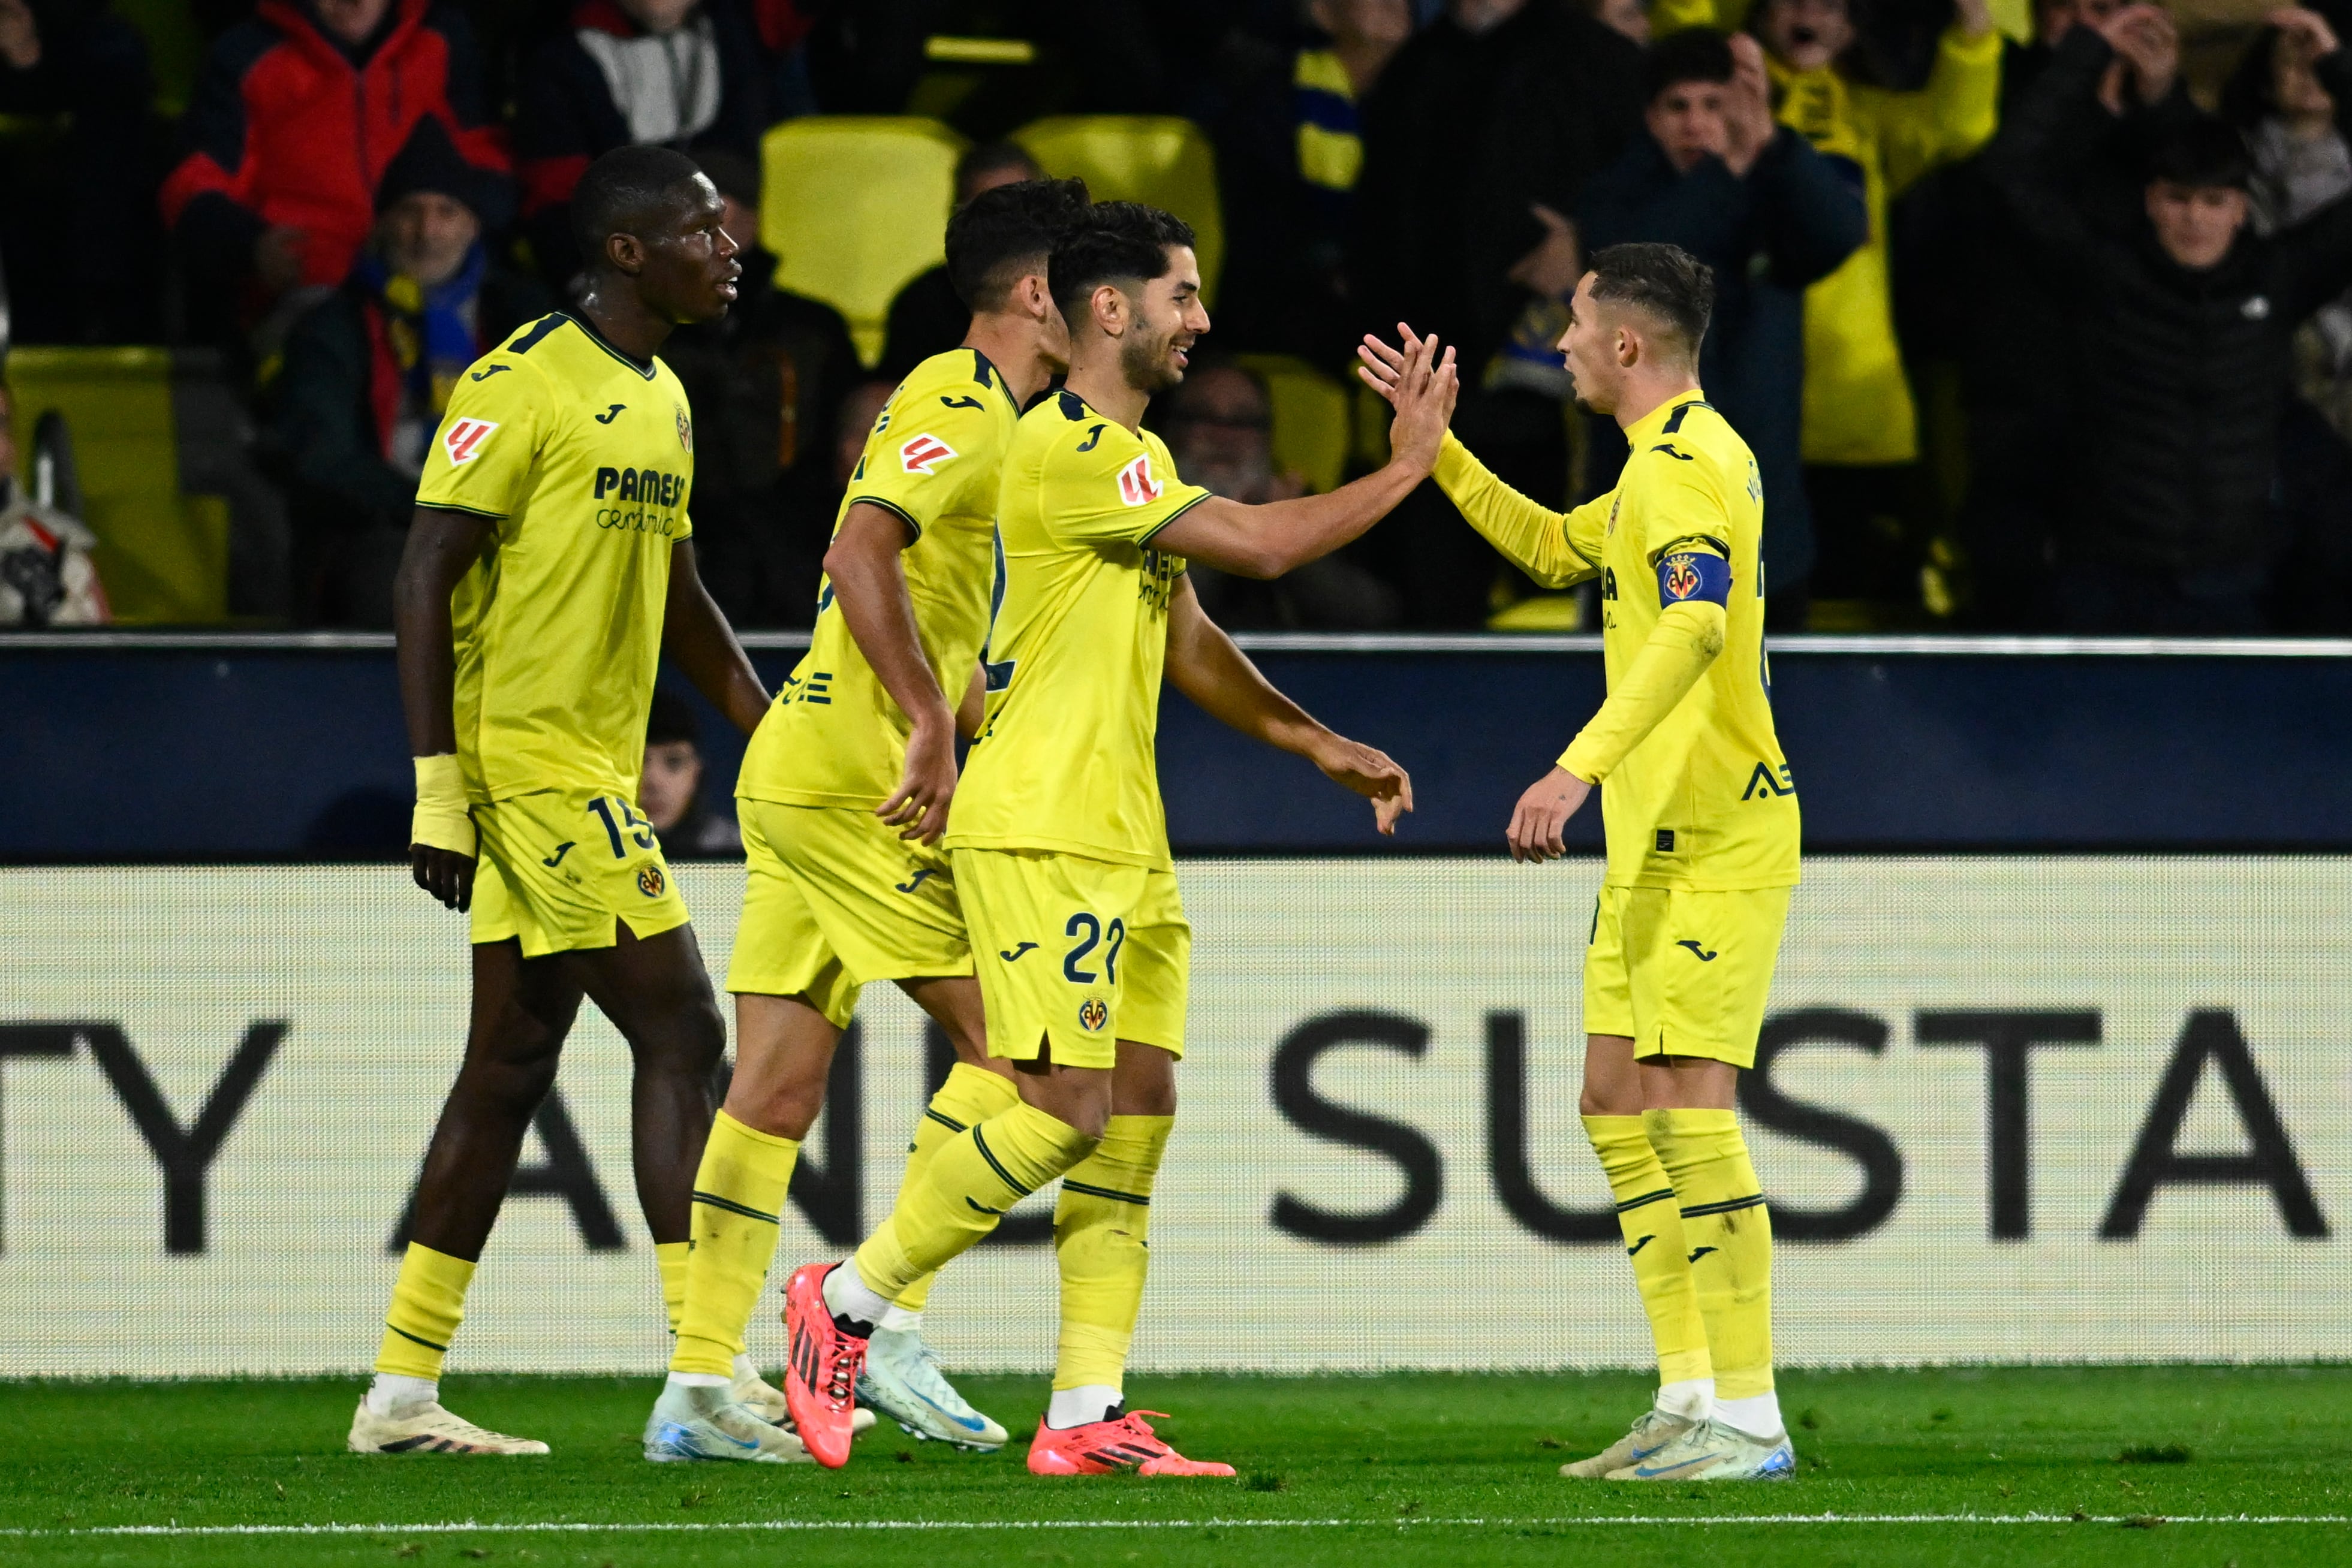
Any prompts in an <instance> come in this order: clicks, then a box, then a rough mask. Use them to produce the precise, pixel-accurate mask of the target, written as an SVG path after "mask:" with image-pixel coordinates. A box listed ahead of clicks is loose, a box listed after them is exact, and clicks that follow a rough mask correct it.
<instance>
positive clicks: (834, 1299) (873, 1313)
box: [824, 1262, 890, 1339]
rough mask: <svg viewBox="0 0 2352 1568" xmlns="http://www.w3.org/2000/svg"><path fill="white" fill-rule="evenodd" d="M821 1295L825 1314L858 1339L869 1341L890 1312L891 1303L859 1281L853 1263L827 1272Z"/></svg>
mask: <svg viewBox="0 0 2352 1568" xmlns="http://www.w3.org/2000/svg"><path fill="white" fill-rule="evenodd" d="M824 1310H825V1311H826V1312H831V1313H832V1314H833V1315H834V1319H835V1322H838V1323H842V1324H843V1325H844V1326H845V1330H846V1332H848V1333H855V1334H856V1336H857V1337H858V1338H860V1339H866V1338H870V1337H872V1335H873V1333H874V1328H875V1325H876V1324H877V1323H879V1322H881V1321H882V1320H883V1318H884V1317H886V1316H887V1315H888V1313H889V1311H890V1299H889V1298H888V1297H887V1296H885V1295H883V1294H882V1293H881V1292H879V1291H876V1290H875V1289H874V1288H873V1287H872V1286H871V1285H868V1284H867V1283H866V1281H864V1280H863V1279H861V1278H859V1277H858V1273H857V1265H856V1263H854V1262H849V1263H840V1264H836V1265H835V1266H834V1268H833V1269H832V1270H829V1271H827V1273H826V1274H825V1277H824Z"/></svg>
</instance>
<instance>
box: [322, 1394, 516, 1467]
mask: <svg viewBox="0 0 2352 1568" xmlns="http://www.w3.org/2000/svg"><path fill="white" fill-rule="evenodd" d="M346 1446H348V1447H349V1448H350V1449H351V1451H352V1453H354V1454H543V1453H545V1452H547V1445H546V1444H545V1443H542V1442H541V1441H539V1440H538V1439H537V1438H535V1437H509V1436H507V1435H506V1434H505V1433H504V1432H493V1431H491V1430H489V1429H488V1427H477V1426H475V1425H474V1424H473V1423H472V1422H471V1421H467V1420H463V1419H461V1418H460V1417H458V1416H452V1415H451V1414H450V1413H449V1412H448V1411H446V1410H444V1409H442V1408H441V1406H440V1404H439V1403H438V1402H437V1401H435V1400H430V1399H427V1400H424V1401H421V1402H419V1403H417V1404H415V1405H405V1406H396V1407H395V1408H394V1413H393V1414H392V1415H389V1416H376V1415H372V1414H370V1413H369V1410H368V1404H367V1396H365V1395H362V1396H360V1407H359V1409H358V1410H356V1411H354V1412H353V1413H352V1435H351V1437H349V1438H348V1439H346Z"/></svg>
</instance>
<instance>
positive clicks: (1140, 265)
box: [1046, 202, 1193, 321]
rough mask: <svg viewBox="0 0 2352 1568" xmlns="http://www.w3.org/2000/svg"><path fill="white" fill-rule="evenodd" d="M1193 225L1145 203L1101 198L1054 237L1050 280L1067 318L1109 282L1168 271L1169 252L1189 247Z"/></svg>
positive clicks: (1141, 280) (1146, 279) (1140, 279)
mask: <svg viewBox="0 0 2352 1568" xmlns="http://www.w3.org/2000/svg"><path fill="white" fill-rule="evenodd" d="M1192 243H1193V240H1192V225H1190V224H1188V223H1186V222H1185V221H1184V220H1183V219H1182V218H1180V217H1178V216H1177V215H1176V214H1173V213H1163V212H1161V211H1160V209H1159V208H1158V207H1147V206H1145V205H1144V204H1142V203H1140V202H1097V203H1096V204H1094V205H1093V206H1091V207H1089V208H1087V212H1086V215H1085V216H1083V217H1081V218H1080V219H1079V220H1078V221H1077V222H1076V223H1075V224H1073V225H1071V226H1070V228H1069V229H1068V230H1067V231H1066V233H1064V234H1063V235H1062V237H1061V238H1060V239H1058V240H1056V241H1055V242H1054V256H1053V259H1052V261H1051V262H1050V263H1049V264H1048V266H1047V269H1046V284H1047V287H1051V288H1052V289H1053V291H1054V303H1055V304H1056V305H1058V306H1060V307H1061V309H1062V318H1063V319H1064V320H1067V321H1075V320H1076V319H1077V316H1078V312H1079V307H1080V306H1082V305H1084V304H1085V303H1086V301H1087V297H1088V296H1090V295H1091V294H1093V293H1094V291H1095V290H1096V289H1097V288H1098V287H1101V286H1102V285H1104V284H1106V283H1124V282H1136V283H1149V282H1150V281H1151V280H1152V279H1153V278H1155V277H1166V276H1167V275H1168V269H1169V267H1170V265H1171V262H1170V258H1169V255H1168V253H1169V252H1170V251H1171V250H1172V249H1174V248H1175V247H1176V246H1188V247H1189V246H1191V245H1192Z"/></svg>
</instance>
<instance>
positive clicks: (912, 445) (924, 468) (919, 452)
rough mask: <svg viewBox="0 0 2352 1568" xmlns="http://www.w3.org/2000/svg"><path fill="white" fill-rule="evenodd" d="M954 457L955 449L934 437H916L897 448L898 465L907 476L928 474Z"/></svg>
mask: <svg viewBox="0 0 2352 1568" xmlns="http://www.w3.org/2000/svg"><path fill="white" fill-rule="evenodd" d="M955 455H956V449H955V448H954V447H952V446H950V445H949V444H947V443H946V442H944V441H941V440H940V438H939V437H938V436H936V435H918V436H916V437H915V438H914V439H913V440H912V441H909V442H907V443H906V444H903V445H901V446H900V447H899V448H898V465H899V466H900V467H902V468H904V469H906V471H907V472H908V473H909V474H929V473H931V472H933V471H935V470H936V469H937V468H938V467H939V465H940V464H942V463H945V462H946V461H948V460H949V459H950V458H951V457H953V456H955Z"/></svg>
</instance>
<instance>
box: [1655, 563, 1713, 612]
mask: <svg viewBox="0 0 2352 1568" xmlns="http://www.w3.org/2000/svg"><path fill="white" fill-rule="evenodd" d="M1730 598H1731V563H1730V562H1729V561H1727V560H1726V559H1723V557H1721V556H1719V555H1716V554H1713V553H1712V552H1710V551H1707V550H1703V549H1668V550H1666V551H1665V552H1664V554H1662V555H1660V556H1659V557H1658V606H1659V608H1660V609H1664V608H1665V607H1666V606H1667V605H1669V604H1693V603H1697V602H1700V601H1705V602H1706V603H1708V604H1726V603H1727V602H1728V601H1730Z"/></svg>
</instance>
